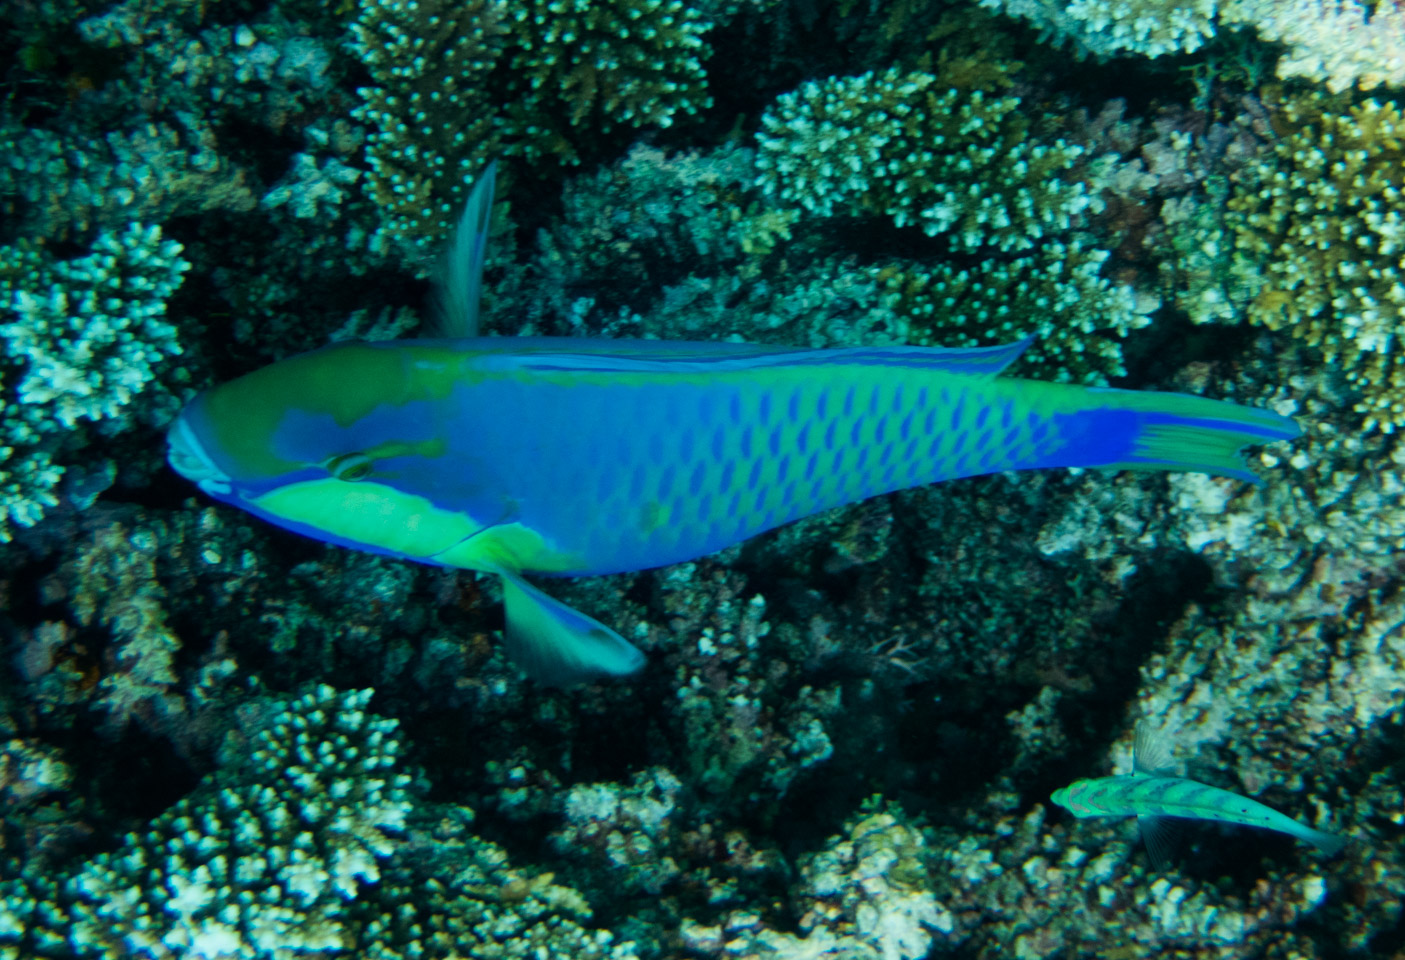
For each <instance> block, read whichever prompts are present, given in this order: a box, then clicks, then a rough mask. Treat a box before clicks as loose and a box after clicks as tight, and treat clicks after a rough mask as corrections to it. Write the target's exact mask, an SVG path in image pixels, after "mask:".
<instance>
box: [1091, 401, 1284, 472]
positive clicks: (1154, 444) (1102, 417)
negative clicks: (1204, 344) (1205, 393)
mask: <svg viewBox="0 0 1405 960" xmlns="http://www.w3.org/2000/svg"><path fill="white" fill-rule="evenodd" d="M1088 393H1089V400H1090V401H1097V400H1100V399H1101V400H1105V401H1106V403H1107V406H1106V407H1103V408H1102V409H1096V408H1094V409H1089V410H1088V411H1087V413H1086V414H1085V416H1086V417H1087V422H1086V423H1085V424H1084V426H1085V427H1086V429H1087V433H1088V435H1089V436H1090V437H1095V438H1101V440H1100V441H1098V442H1093V443H1090V444H1089V447H1090V450H1093V449H1098V448H1099V447H1101V448H1103V450H1104V452H1103V454H1102V455H1103V457H1105V460H1104V462H1102V463H1100V464H1099V463H1097V462H1096V461H1092V458H1090V461H1092V462H1090V463H1089V464H1088V465H1089V466H1099V467H1101V468H1103V469H1112V470H1180V471H1187V472H1193V473H1209V474H1214V475H1216V476H1221V477H1234V478H1236V479H1239V480H1247V481H1249V482H1250V483H1259V482H1260V480H1259V478H1258V477H1257V476H1256V475H1255V474H1254V473H1253V472H1251V471H1250V470H1249V469H1248V467H1247V466H1246V465H1245V464H1244V461H1243V460H1242V459H1241V458H1240V456H1239V451H1240V449H1241V448H1243V447H1245V446H1248V445H1249V444H1252V443H1272V442H1273V441H1275V440H1292V439H1293V438H1295V437H1297V436H1298V435H1300V434H1301V433H1302V430H1301V428H1299V427H1298V425H1297V424H1296V423H1295V422H1293V421H1292V420H1290V419H1288V418H1287V417H1282V416H1279V415H1278V414H1276V413H1273V412H1272V411H1269V410H1260V409H1259V408H1257V407H1245V406H1240V405H1239V404H1237V403H1230V402H1227V401H1224V400H1211V399H1209V398H1207V397H1194V396H1190V395H1188V394H1182V393H1157V392H1152V391H1146V392H1139V391H1131V390H1103V389H1097V388H1090V389H1089V391H1088ZM1128 441H1130V442H1128ZM1116 443H1122V444H1125V447H1124V449H1123V450H1122V451H1115V450H1114V449H1112V447H1113V445H1114V444H1116Z"/></svg>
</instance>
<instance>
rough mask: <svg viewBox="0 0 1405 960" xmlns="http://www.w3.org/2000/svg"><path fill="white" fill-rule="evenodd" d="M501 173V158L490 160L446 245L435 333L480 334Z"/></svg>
mask: <svg viewBox="0 0 1405 960" xmlns="http://www.w3.org/2000/svg"><path fill="white" fill-rule="evenodd" d="M497 173H498V162H497V161H496V160H490V161H489V162H488V165H487V166H486V167H484V168H483V172H482V173H480V174H479V175H478V179H477V180H476V181H475V182H474V184H473V189H472V190H470V191H469V194H468V202H467V203H465V204H464V208H463V215H462V216H461V217H459V222H458V223H457V224H456V225H455V226H454V232H453V235H452V236H450V237H449V242H448V244H447V245H445V247H444V253H443V254H442V256H441V259H440V262H439V269H438V271H437V273H436V275H435V291H434V293H435V297H434V299H435V317H434V320H433V322H432V323H431V324H430V330H429V335H430V336H432V337H444V338H451V339H452V338H461V337H476V336H478V309H479V303H480V302H481V301H482V298H483V259H484V257H485V256H486V255H487V252H488V228H489V226H490V225H491V223H492V214H493V190H494V188H495V187H496V185H497Z"/></svg>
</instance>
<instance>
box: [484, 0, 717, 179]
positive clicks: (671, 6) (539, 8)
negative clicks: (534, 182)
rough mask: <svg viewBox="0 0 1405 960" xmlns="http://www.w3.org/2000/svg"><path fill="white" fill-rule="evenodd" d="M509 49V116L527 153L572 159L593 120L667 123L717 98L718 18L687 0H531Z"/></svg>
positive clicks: (519, 11) (520, 12)
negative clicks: (712, 46)
mask: <svg viewBox="0 0 1405 960" xmlns="http://www.w3.org/2000/svg"><path fill="white" fill-rule="evenodd" d="M512 18H513V20H514V21H515V22H516V24H517V28H516V29H515V30H514V31H513V43H512V46H511V49H510V53H509V57H508V74H507V77H508V87H507V99H506V100H505V101H504V102H505V104H506V108H505V113H506V116H505V121H504V122H505V125H506V128H507V131H508V132H509V135H510V136H511V137H513V138H514V140H516V141H517V142H516V145H515V149H517V150H520V151H521V152H522V153H523V154H524V155H525V156H527V158H528V159H535V158H538V157H540V156H542V155H543V154H546V153H548V152H551V153H561V154H564V155H565V157H566V158H567V159H573V158H574V154H575V149H574V148H573V147H572V146H571V141H572V140H574V139H578V138H579V137H580V136H581V135H582V133H583V132H584V131H585V130H599V129H602V128H603V129H604V130H609V129H610V128H611V127H614V126H617V125H618V126H625V127H644V126H650V127H667V126H670V125H671V124H672V123H673V121H674V119H675V118H676V117H677V116H678V115H679V114H680V113H682V114H694V113H697V112H698V111H700V110H704V109H706V108H707V107H709V106H711V104H712V99H711V97H710V96H708V94H707V75H706V73H705V72H704V70H703V68H702V63H701V61H702V58H703V57H705V56H706V55H707V53H708V48H707V44H706V43H705V42H704V41H703V39H702V37H703V34H704V33H706V32H707V31H708V30H709V29H710V28H711V27H712V24H711V22H710V21H708V20H705V19H703V18H702V16H701V15H700V13H699V11H698V10H697V8H696V7H695V6H694V5H693V4H689V3H683V2H682V0H525V2H522V3H519V4H518V5H516V7H515V9H513V11H512Z"/></svg>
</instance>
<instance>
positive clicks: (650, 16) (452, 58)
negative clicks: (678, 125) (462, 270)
mask: <svg viewBox="0 0 1405 960" xmlns="http://www.w3.org/2000/svg"><path fill="white" fill-rule="evenodd" d="M710 26H711V24H710V23H709V22H708V21H706V20H703V19H701V18H700V16H699V14H698V13H697V12H696V11H695V10H694V9H693V8H692V7H691V6H689V5H685V4H683V3H681V2H679V0H549V2H544V0H526V2H523V3H517V4H508V3H504V2H501V0H475V2H473V3H470V4H469V5H467V6H464V5H462V4H453V3H449V2H446V0H420V2H405V0H363V2H362V4H361V8H360V15H359V17H358V19H357V22H356V23H355V24H354V26H353V28H352V29H353V33H354V36H355V40H354V43H353V49H354V50H355V52H356V53H357V55H358V56H359V57H360V58H361V60H362V62H363V63H365V64H366V66H367V67H368V68H369V69H370V71H371V75H372V78H373V79H374V80H375V82H376V86H373V87H368V88H363V89H362V90H361V91H360V93H361V96H362V98H363V100H364V103H363V104H362V106H361V107H360V108H358V111H357V115H358V117H359V118H360V119H362V120H364V121H366V122H367V123H368V124H369V125H370V126H371V127H372V133H371V135H370V139H369V141H368V145H367V159H368V162H369V163H370V165H371V176H370V178H369V179H368V186H369V189H370V193H371V196H372V198H373V199H375V201H376V203H377V204H379V205H380V206H381V208H382V209H383V211H384V213H385V217H386V226H387V229H388V231H389V233H390V234H391V236H392V237H394V238H395V239H396V240H398V241H400V242H402V243H407V244H409V245H410V246H411V247H414V248H418V247H420V246H423V247H424V248H425V249H432V248H433V247H434V246H436V245H437V244H438V243H439V242H440V240H441V239H442V238H443V237H444V236H445V235H446V234H447V233H448V230H449V226H450V224H451V223H452V222H453V221H454V219H455V218H456V217H457V216H458V214H459V212H460V210H461V209H462V206H463V198H464V196H465V195H466V193H465V191H466V188H467V184H469V183H471V182H472V180H473V179H474V177H476V176H477V174H478V171H479V170H480V169H481V168H482V166H483V164H484V163H486V162H487V161H488V160H489V159H491V158H492V157H494V156H497V155H500V154H507V155H512V154H520V155H522V156H525V157H526V158H528V159H529V160H531V161H540V160H542V159H544V158H547V157H556V158H560V159H562V160H565V161H567V162H574V161H576V160H577V159H578V157H579V153H580V151H581V149H582V148H583V147H584V146H585V145H586V144H587V143H589V138H590V137H595V136H600V135H601V134H602V133H605V132H608V131H609V130H611V129H612V128H615V127H643V126H655V127H666V126H668V125H670V124H671V123H672V122H673V121H674V118H675V117H676V116H677V115H678V114H680V113H696V112H697V111H698V110H700V109H703V108H705V107H707V106H708V105H709V104H710V102H711V100H710V98H709V97H708V95H707V93H706V77H705V74H704V72H703V68H702V65H701V59H700V58H701V57H702V55H703V54H704V53H705V52H706V47H705V44H704V43H703V40H702V35H703V34H704V33H705V32H706V30H707V29H708V28H709V27H710Z"/></svg>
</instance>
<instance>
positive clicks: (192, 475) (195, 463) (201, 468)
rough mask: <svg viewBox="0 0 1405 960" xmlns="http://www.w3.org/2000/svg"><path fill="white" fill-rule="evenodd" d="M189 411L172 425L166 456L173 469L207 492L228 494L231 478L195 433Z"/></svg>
mask: <svg viewBox="0 0 1405 960" xmlns="http://www.w3.org/2000/svg"><path fill="white" fill-rule="evenodd" d="M188 413H189V409H188V408H187V409H186V410H185V411H182V413H181V415H180V416H179V417H177V418H176V422H175V423H174V424H172V425H171V430H170V432H169V433H167V434H166V459H167V461H169V462H170V464H171V469H173V470H175V471H176V473H179V474H180V475H181V476H183V477H185V478H186V479H187V480H190V481H192V482H193V483H195V484H196V485H197V486H198V487H199V488H200V489H201V490H204V491H205V492H206V493H208V494H211V495H215V494H228V493H229V491H230V477H229V475H228V474H227V473H225V472H224V471H223V470H221V469H220V468H219V467H217V466H216V465H215V462H214V460H212V459H211V458H210V455H209V454H208V453H207V452H206V451H205V447H204V445H202V444H201V443H200V438H199V437H197V436H196V435H195V430H194V429H193V428H192V427H191V425H190V418H189V416H187V414H188Z"/></svg>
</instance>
